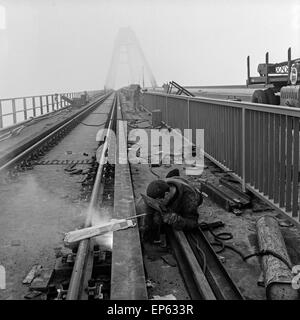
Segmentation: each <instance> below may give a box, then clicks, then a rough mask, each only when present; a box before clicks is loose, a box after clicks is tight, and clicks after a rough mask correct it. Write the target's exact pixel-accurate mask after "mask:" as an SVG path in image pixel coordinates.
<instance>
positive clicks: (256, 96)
mask: <svg viewBox="0 0 300 320" xmlns="http://www.w3.org/2000/svg"><path fill="white" fill-rule="evenodd" d="M257 71H258V73H259V77H251V76H250V56H248V57H247V76H248V79H247V87H251V86H254V87H259V89H257V90H255V91H254V92H253V95H252V99H251V101H252V102H254V103H263V104H272V105H283V106H288V107H296V108H300V58H298V59H293V60H292V59H291V48H289V49H288V60H287V61H284V62H279V63H270V62H269V52H267V53H266V60H265V63H260V64H259V65H258V68H257Z"/></svg>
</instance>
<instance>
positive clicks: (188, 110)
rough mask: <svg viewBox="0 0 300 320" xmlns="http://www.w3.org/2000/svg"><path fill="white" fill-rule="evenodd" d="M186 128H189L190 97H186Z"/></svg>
mask: <svg viewBox="0 0 300 320" xmlns="http://www.w3.org/2000/svg"><path fill="white" fill-rule="evenodd" d="M187 129H190V98H187Z"/></svg>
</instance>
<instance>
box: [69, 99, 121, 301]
mask: <svg viewBox="0 0 300 320" xmlns="http://www.w3.org/2000/svg"><path fill="white" fill-rule="evenodd" d="M116 105H117V98H116V95H115V97H114V100H113V103H112V109H111V113H110V119H109V123H108V127H107V129H108V134H107V136H106V139H105V142H104V144H103V147H102V150H101V155H100V159H99V166H98V169H97V173H96V177H95V182H94V185H93V190H92V194H91V200H90V203H89V206H88V209H87V210H88V211H87V216H86V220H85V224H84V226H85V227H89V226H90V224H91V215H92V214H93V213H94V211H95V209H96V208H97V201H98V200H99V189H100V186H101V178H102V171H103V167H104V163H105V161H104V160H105V157H106V151H107V149H108V145H109V136H110V133H111V129H112V125H113V120H114V118H115V110H116ZM89 252H90V239H85V240H82V241H80V243H79V246H78V250H77V255H76V259H75V263H74V267H73V271H72V276H71V280H70V284H69V288H68V293H67V297H66V299H67V300H78V298H79V295H80V291H81V290H82V289H83V288H82V280H83V276H84V271H85V267H86V261H87V258H88V255H89Z"/></svg>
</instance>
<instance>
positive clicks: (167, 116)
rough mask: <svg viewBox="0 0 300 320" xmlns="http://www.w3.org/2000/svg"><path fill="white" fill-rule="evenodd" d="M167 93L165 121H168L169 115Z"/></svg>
mask: <svg viewBox="0 0 300 320" xmlns="http://www.w3.org/2000/svg"><path fill="white" fill-rule="evenodd" d="M168 112H169V111H168V95H166V123H168V122H169V115H168Z"/></svg>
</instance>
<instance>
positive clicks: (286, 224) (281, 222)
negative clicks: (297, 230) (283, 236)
mask: <svg viewBox="0 0 300 320" xmlns="http://www.w3.org/2000/svg"><path fill="white" fill-rule="evenodd" d="M277 221H278V223H279V226H280V227H286V228H291V227H293V226H294V224H293V223H292V222H290V221H288V220H279V219H278V220H277Z"/></svg>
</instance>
